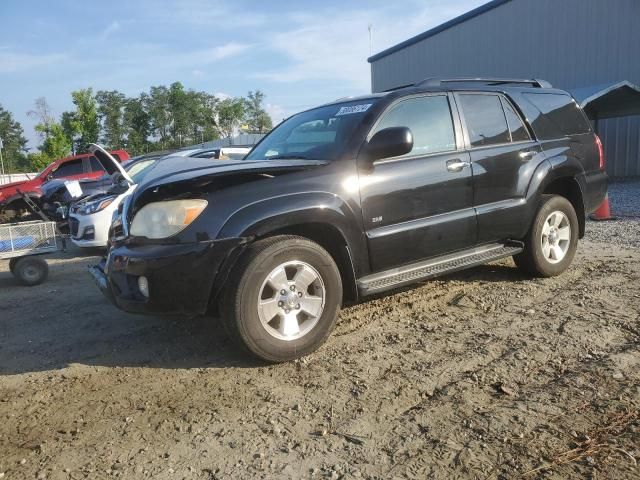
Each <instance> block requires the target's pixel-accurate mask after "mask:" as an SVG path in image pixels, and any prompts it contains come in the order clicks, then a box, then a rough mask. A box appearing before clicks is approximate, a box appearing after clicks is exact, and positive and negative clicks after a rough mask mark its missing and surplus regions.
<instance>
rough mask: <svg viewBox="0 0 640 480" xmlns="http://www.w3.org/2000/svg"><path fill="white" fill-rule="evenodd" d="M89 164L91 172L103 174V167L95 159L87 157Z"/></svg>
mask: <svg viewBox="0 0 640 480" xmlns="http://www.w3.org/2000/svg"><path fill="white" fill-rule="evenodd" d="M89 163H90V164H91V171H92V172H104V167H103V166H102V164H101V163H100V162H99V161H98V159H97V158H96V157H89Z"/></svg>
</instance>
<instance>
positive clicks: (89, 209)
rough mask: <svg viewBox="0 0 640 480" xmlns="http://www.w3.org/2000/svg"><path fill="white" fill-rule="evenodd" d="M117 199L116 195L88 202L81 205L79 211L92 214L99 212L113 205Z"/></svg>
mask: <svg viewBox="0 0 640 480" xmlns="http://www.w3.org/2000/svg"><path fill="white" fill-rule="evenodd" d="M115 199H116V197H108V198H103V199H102V200H98V201H95V202H89V203H86V204H85V205H83V206H82V207H80V209H79V210H78V213H79V214H80V215H91V214H93V213H96V212H99V211H101V210H104V209H105V208H107V207H108V206H109V205H111V204H112V203H113V201H114V200H115Z"/></svg>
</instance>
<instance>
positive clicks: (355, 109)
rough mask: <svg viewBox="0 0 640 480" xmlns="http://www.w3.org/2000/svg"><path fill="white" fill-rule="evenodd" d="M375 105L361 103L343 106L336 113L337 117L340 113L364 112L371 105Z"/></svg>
mask: <svg viewBox="0 0 640 480" xmlns="http://www.w3.org/2000/svg"><path fill="white" fill-rule="evenodd" d="M371 105H373V103H362V104H360V105H351V106H349V107H341V108H340V110H338V113H336V117H337V116H339V115H350V114H352V113H362V112H366V111H367V110H369V107H370V106H371Z"/></svg>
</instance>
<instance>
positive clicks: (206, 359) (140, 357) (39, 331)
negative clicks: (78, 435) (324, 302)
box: [0, 258, 527, 375]
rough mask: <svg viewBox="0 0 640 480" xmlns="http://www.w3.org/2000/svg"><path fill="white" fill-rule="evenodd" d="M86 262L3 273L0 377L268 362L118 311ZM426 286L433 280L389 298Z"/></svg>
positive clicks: (471, 276) (213, 329)
mask: <svg viewBox="0 0 640 480" xmlns="http://www.w3.org/2000/svg"><path fill="white" fill-rule="evenodd" d="M87 263H90V262H88V261H87V259H83V258H80V259H75V260H72V261H65V262H64V263H57V264H53V265H50V270H51V274H50V279H49V280H48V281H47V282H45V283H44V284H42V285H39V286H36V287H22V286H20V285H19V284H18V283H17V281H16V280H15V279H14V278H13V277H12V276H11V274H10V273H9V272H6V271H3V270H0V312H1V313H0V374H3V375H15V374H21V373H28V372H38V371H50V370H58V369H63V368H66V367H67V366H68V365H70V364H82V365H88V366H102V367H144V368H170V369H190V368H229V367H230V368H254V367H260V366H264V365H265V363H264V362H261V361H259V360H257V359H255V358H253V357H251V356H250V355H249V354H248V353H246V352H245V351H243V350H242V349H240V348H239V347H237V346H236V345H235V344H234V343H232V342H231V341H230V340H229V338H228V337H227V336H226V334H225V333H224V331H223V330H222V328H221V325H220V323H221V322H220V320H219V319H215V318H211V317H199V318H195V319H181V318H171V317H159V316H144V315H132V314H128V313H125V312H122V311H120V310H118V309H117V308H115V307H114V306H113V305H111V304H110V303H109V302H108V301H107V300H106V299H105V298H103V296H102V295H101V294H100V292H99V291H98V290H97V288H96V287H95V285H93V282H92V280H91V278H90V277H89V275H88V273H86V265H87ZM526 278H527V277H525V276H524V275H522V274H521V273H520V272H519V271H518V270H517V269H516V268H514V267H513V266H511V265H501V264H499V265H485V266H480V267H476V268H474V269H472V270H466V271H463V272H458V273H454V274H451V275H449V276H444V277H440V278H439V279H438V280H441V281H452V280H455V281H467V280H468V281H486V282H514V281H519V280H524V279H526ZM424 285H428V281H427V282H422V283H421V284H417V285H411V286H408V287H405V288H403V289H399V290H396V291H394V292H390V293H398V292H402V291H408V290H412V289H414V288H419V287H421V286H424ZM383 296H384V295H379V296H375V297H372V298H371V299H374V298H380V297H383ZM371 299H369V298H368V299H365V300H363V301H362V302H360V303H366V302H368V301H370V300H371ZM329 341H330V340H329Z"/></svg>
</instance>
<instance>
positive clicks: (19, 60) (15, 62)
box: [0, 49, 67, 73]
mask: <svg viewBox="0 0 640 480" xmlns="http://www.w3.org/2000/svg"><path fill="white" fill-rule="evenodd" d="M66 59H67V55H65V54H61V53H51V54H44V55H32V54H30V53H15V52H11V51H7V49H2V51H0V73H14V72H21V71H24V70H30V69H33V68H39V67H45V66H47V65H52V64H55V63H58V62H62V61H64V60H66Z"/></svg>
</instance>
